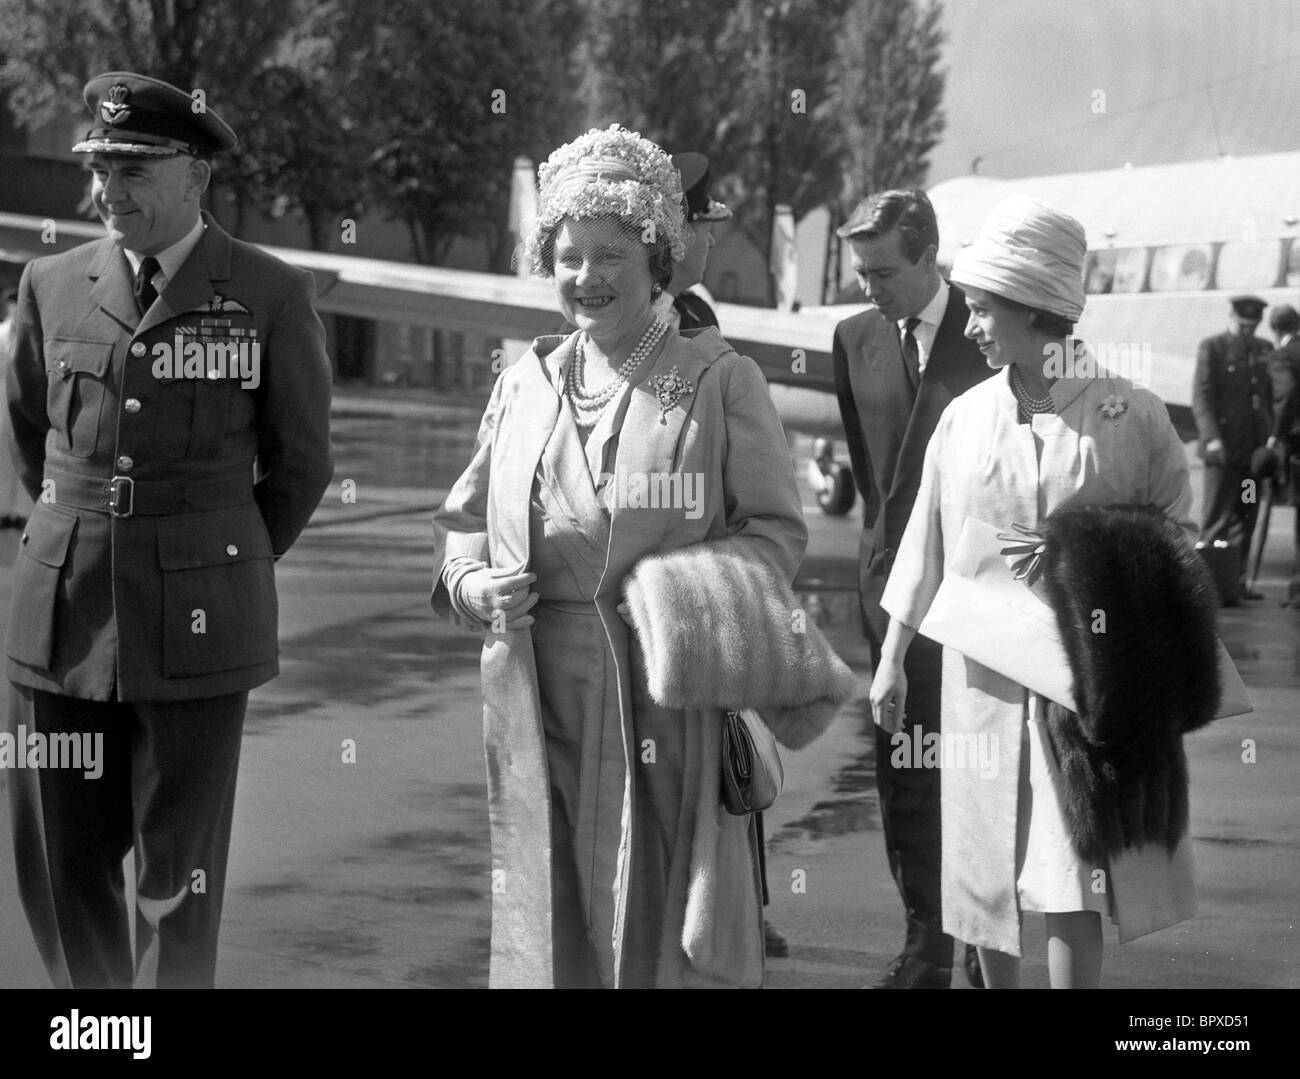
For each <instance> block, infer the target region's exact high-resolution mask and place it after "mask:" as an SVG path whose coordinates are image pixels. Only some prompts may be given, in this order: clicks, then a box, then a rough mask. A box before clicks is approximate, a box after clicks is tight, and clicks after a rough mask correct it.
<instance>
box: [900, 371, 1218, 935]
mask: <svg viewBox="0 0 1300 1079" xmlns="http://www.w3.org/2000/svg"><path fill="white" fill-rule="evenodd" d="M1051 395H1052V403H1053V404H1054V405H1055V407H1056V410H1057V411H1056V414H1055V415H1050V414H1045V415H1038V416H1034V417H1033V420H1032V424H1021V423H1018V422H1017V417H1016V400H1015V397H1014V395H1013V394H1012V392H1011V387H1010V382H1009V379H1008V373H1007V371H1005V370H1004V371H1001V372H999V373H998V374H997V375H996V377H994V378H991V379H989V380H988V381H986V382H984V383H982V384H981V385H979V386H977V387H976V388H974V389H973V390H971V391H970V392H969V393H967V394H965V395H964V396H962V397H960V398H959V399H957V400H956V401H954V402H953V403H952V404H951V405H949V406H948V408H947V409H946V410H945V411H944V413H943V416H942V418H941V419H940V422H939V424H938V426H937V427H936V428H935V432H934V437H933V439H932V440H931V442H930V446H929V449H928V450H927V452H926V458H925V466H924V473H923V476H922V479H921V486H920V490H919V491H918V493H917V498H916V508H915V511H914V512H913V514H912V517H911V520H910V521H909V522H908V525H907V531H906V533H905V534H904V536H903V541H902V544H901V546H900V549H899V553H898V558H897V559H896V560H895V563H894V568H893V571H892V572H891V574H890V577H889V582H888V587H887V588H886V590H885V594H884V597H883V600H882V602H883V604H884V606H885V609H886V610H888V611H889V613H890V615H892V616H893V617H895V618H897V619H899V621H901V622H903V623H905V624H906V625H909V626H919V625H920V624H921V622H922V620H923V619H924V617H925V614H926V612H927V611H928V610H929V608H930V604H931V602H932V601H933V599H934V596H935V593H936V592H937V591H938V589H939V585H940V584H941V582H942V581H943V577H944V574H945V572H951V566H950V560H951V559H952V558H953V555H954V552H955V549H956V547H957V538H958V537H959V536H960V535H961V529H962V525H963V524H964V523H965V521H966V519H967V517H974V518H975V519H976V520H979V521H983V522H985V523H987V524H989V525H993V526H994V527H996V528H998V529H999V530H1006V529H1009V528H1010V527H1011V526H1012V525H1014V524H1019V525H1023V526H1025V527H1027V528H1033V529H1037V528H1038V527H1039V526H1040V525H1041V523H1042V521H1043V520H1044V518H1046V517H1047V515H1048V514H1049V513H1051V512H1052V511H1053V510H1054V509H1056V508H1057V507H1058V506H1060V505H1061V504H1063V503H1064V502H1065V501H1066V500H1071V501H1072V502H1073V504H1076V505H1086V504H1091V505H1137V506H1151V507H1154V508H1155V509H1158V510H1159V511H1161V512H1162V513H1164V514H1166V515H1167V516H1168V517H1169V518H1170V519H1171V520H1172V521H1173V522H1174V524H1175V525H1176V526H1178V527H1180V528H1181V529H1182V530H1183V531H1184V532H1185V533H1186V536H1187V538H1188V540H1189V541H1190V540H1192V539H1194V538H1195V536H1196V525H1195V524H1194V523H1193V521H1192V519H1191V509H1192V491H1191V486H1190V483H1189V480H1188V468H1187V458H1186V455H1185V454H1184V452H1183V446H1182V443H1181V442H1180V441H1179V439H1178V435H1177V432H1175V430H1174V428H1173V424H1172V423H1170V421H1169V414H1168V411H1167V410H1166V408H1165V406H1164V404H1163V403H1162V402H1161V401H1160V399H1159V398H1158V397H1156V396H1155V395H1154V394H1152V393H1149V392H1147V391H1146V390H1142V389H1139V388H1136V387H1134V386H1133V385H1132V384H1131V383H1129V382H1128V381H1126V380H1124V379H1120V378H1108V377H1097V378H1063V379H1060V380H1058V381H1057V382H1055V383H1054V384H1053V385H1052V388H1051ZM1035 436H1037V437H1038V438H1039V439H1040V440H1041V451H1040V450H1039V449H1037V448H1036V446H1035ZM942 708H943V730H944V733H945V735H947V734H948V733H949V732H952V733H954V734H958V735H966V736H969V735H974V736H976V737H979V736H981V735H982V736H984V737H987V738H990V741H992V738H996V745H997V746H998V768H997V771H996V775H993V776H985V775H982V774H981V773H979V772H977V771H975V770H973V769H966V768H952V769H945V771H944V775H943V785H942V792H943V843H942V851H943V874H942V875H943V928H944V931H945V932H948V933H951V934H952V935H953V936H956V937H959V938H960V939H961V940H964V941H968V942H970V943H972V944H978V945H982V946H984V947H990V948H996V949H997V950H998V951H1003V952H1008V953H1010V954H1012V955H1019V954H1020V910H1019V902H1018V893H1017V867H1016V863H1017V851H1016V841H1017V826H1018V823H1019V822H1018V813H1019V812H1020V809H1021V807H1020V805H1019V802H1018V788H1019V776H1020V772H1021V757H1022V753H1023V752H1024V751H1023V750H1022V736H1023V731H1024V726H1025V715H1026V692H1025V690H1024V688H1023V687H1022V686H1020V685H1018V684H1017V683H1015V682H1014V681H1012V680H1011V679H1009V678H1007V677H1005V676H1004V675H1001V674H999V673H997V672H996V671H993V670H991V669H990V668H988V667H985V666H983V665H982V664H979V663H976V662H975V661H974V660H971V659H968V658H966V657H965V656H963V655H961V654H960V653H959V652H956V651H954V650H953V649H951V648H945V649H944V653H943V703H942ZM1186 849H1187V845H1186V844H1185V843H1184V844H1183V845H1182V846H1180V848H1179V851H1178V852H1176V855H1175V857H1173V858H1171V857H1170V856H1169V853H1168V851H1167V850H1166V849H1165V846H1164V845H1163V844H1161V843H1156V844H1147V845H1146V846H1144V847H1140V848H1137V849H1136V850H1126V852H1125V854H1124V855H1123V857H1122V858H1116V859H1113V860H1112V861H1111V863H1110V865H1109V866H1108V867H1106V868H1107V870H1108V872H1107V873H1106V877H1105V879H1106V881H1107V887H1108V889H1109V896H1110V898H1111V900H1112V906H1113V910H1114V916H1115V919H1116V921H1117V922H1118V924H1119V931H1120V938H1121V940H1128V939H1131V938H1133V937H1137V936H1140V935H1142V934H1144V933H1149V932H1152V931H1153V930H1156V929H1159V928H1162V927H1163V926H1166V925H1171V924H1173V923H1175V922H1177V921H1179V920H1180V919H1182V918H1186V917H1188V916H1190V913H1191V911H1192V910H1193V909H1194V892H1193V888H1192V883H1191V878H1190V868H1189V862H1188V860H1187V858H1186V857H1185V855H1186ZM1099 868H1100V867H1099Z"/></svg>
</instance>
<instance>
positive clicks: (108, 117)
mask: <svg viewBox="0 0 1300 1079" xmlns="http://www.w3.org/2000/svg"><path fill="white" fill-rule="evenodd" d="M130 93H131V91H130V89H129V88H128V87H126V86H125V85H123V84H122V83H120V82H119V83H114V84H113V86H112V88H111V89H110V90H109V91H108V100H107V101H101V102H100V103H99V115H100V116H102V117H103V118H104V123H106V124H111V125H112V126H114V127H116V126H117V125H118V124H121V123H125V122H126V120H128V119H129V118H130V116H131V106H130V105H128V104H127V101H126V99H127V96H128V95H129V94H130Z"/></svg>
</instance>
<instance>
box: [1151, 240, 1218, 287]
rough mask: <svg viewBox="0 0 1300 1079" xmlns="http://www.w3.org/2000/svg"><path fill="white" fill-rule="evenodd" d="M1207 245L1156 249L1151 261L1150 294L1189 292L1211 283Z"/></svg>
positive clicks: (1184, 245) (1181, 245)
mask: <svg viewBox="0 0 1300 1079" xmlns="http://www.w3.org/2000/svg"><path fill="white" fill-rule="evenodd" d="M1210 253H1211V252H1210V245H1209V244H1170V245H1169V246H1168V247H1157V248H1156V250H1155V257H1154V258H1153V259H1152V260H1151V291H1152V292H1188V291H1196V290H1199V289H1203V288H1205V286H1206V285H1208V284H1209V283H1210Z"/></svg>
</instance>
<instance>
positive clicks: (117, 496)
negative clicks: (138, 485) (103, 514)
mask: <svg viewBox="0 0 1300 1079" xmlns="http://www.w3.org/2000/svg"><path fill="white" fill-rule="evenodd" d="M124 485H125V486H124ZM123 491H125V492H126V509H125V510H123V509H122V492H123ZM134 509H135V480H133V479H132V478H131V477H130V476H114V477H113V478H112V480H111V481H109V485H108V512H109V514H110V515H111V516H113V517H130V516H131V513H132V511H133V510H134Z"/></svg>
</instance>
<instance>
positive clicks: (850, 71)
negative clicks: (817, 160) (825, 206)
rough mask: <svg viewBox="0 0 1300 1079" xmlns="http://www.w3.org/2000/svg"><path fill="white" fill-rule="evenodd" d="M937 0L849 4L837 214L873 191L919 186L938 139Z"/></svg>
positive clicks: (839, 105) (840, 84) (841, 56)
mask: <svg viewBox="0 0 1300 1079" xmlns="http://www.w3.org/2000/svg"><path fill="white" fill-rule="evenodd" d="M941 17H942V9H941V8H940V6H939V3H938V0H930V2H929V3H928V4H927V5H926V7H925V8H921V7H920V6H919V5H918V4H917V2H916V0H855V2H854V3H853V5H852V6H851V7H850V8H849V10H848V12H847V13H846V15H845V18H844V25H843V30H842V32H841V34H840V40H839V49H838V56H837V62H836V79H835V82H836V90H835V96H834V105H833V107H834V110H835V113H836V115H837V116H838V117H839V121H840V125H841V127H840V133H841V138H842V140H843V145H844V154H845V161H846V163H845V174H844V191H843V200H842V204H841V207H840V208H841V211H845V210H848V209H849V208H851V207H852V205H853V204H854V203H856V202H857V201H858V200H859V199H861V198H863V197H864V196H866V195H868V194H870V193H872V192H874V191H884V190H888V189H889V188H895V187H921V186H923V185H924V184H925V179H926V174H927V172H928V171H929V167H930V163H929V160H928V157H929V153H930V151H931V150H933V149H934V147H935V146H936V145H938V142H939V139H940V137H941V136H942V134H943V129H944V115H943V109H942V107H941V105H942V102H943V90H944V79H945V74H944V72H943V71H941V70H940V69H939V60H940V57H941V54H942V49H943V42H944V34H943V31H942V30H941V29H940V19H941Z"/></svg>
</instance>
